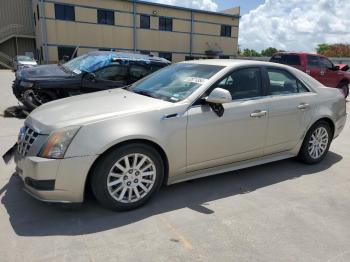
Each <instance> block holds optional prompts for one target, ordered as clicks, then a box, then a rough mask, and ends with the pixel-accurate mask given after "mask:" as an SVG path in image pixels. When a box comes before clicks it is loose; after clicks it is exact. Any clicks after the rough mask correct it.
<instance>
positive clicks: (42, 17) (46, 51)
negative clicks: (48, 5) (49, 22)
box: [39, 0, 49, 64]
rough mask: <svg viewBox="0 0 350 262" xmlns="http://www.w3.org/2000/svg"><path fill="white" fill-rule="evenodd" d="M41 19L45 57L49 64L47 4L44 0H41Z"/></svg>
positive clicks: (45, 61)
mask: <svg viewBox="0 0 350 262" xmlns="http://www.w3.org/2000/svg"><path fill="white" fill-rule="evenodd" d="M39 10H40V21H41V36H42V39H41V41H42V45H43V47H44V48H43V52H44V54H43V58H44V63H45V64H47V63H48V62H49V58H48V48H47V31H46V14H45V6H44V0H40V7H39Z"/></svg>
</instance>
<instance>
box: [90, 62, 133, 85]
mask: <svg viewBox="0 0 350 262" xmlns="http://www.w3.org/2000/svg"><path fill="white" fill-rule="evenodd" d="M95 74H96V79H98V80H107V81H118V82H122V81H125V80H126V78H127V75H128V68H127V67H126V66H120V65H114V66H109V67H105V68H102V69H100V70H98V71H97V72H96V73H95Z"/></svg>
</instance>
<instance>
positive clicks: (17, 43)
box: [15, 25, 18, 56]
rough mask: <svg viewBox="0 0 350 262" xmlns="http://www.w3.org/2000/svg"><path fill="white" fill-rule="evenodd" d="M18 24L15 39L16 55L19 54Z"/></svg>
mask: <svg viewBox="0 0 350 262" xmlns="http://www.w3.org/2000/svg"><path fill="white" fill-rule="evenodd" d="M17 37H18V25H17V26H16V37H15V41H16V56H17V55H18V39H17Z"/></svg>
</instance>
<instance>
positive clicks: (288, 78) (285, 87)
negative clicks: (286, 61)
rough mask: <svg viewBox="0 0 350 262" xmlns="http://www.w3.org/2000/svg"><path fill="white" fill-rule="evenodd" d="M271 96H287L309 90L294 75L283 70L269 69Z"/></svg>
mask: <svg viewBox="0 0 350 262" xmlns="http://www.w3.org/2000/svg"><path fill="white" fill-rule="evenodd" d="M267 73H268V75H269V81H270V88H269V95H285V94H295V93H304V92H308V90H307V88H306V87H305V86H304V85H303V84H302V83H301V82H300V81H299V80H298V79H296V78H295V77H294V76H293V75H291V74H290V73H288V72H287V71H285V70H282V69H273V68H268V69H267Z"/></svg>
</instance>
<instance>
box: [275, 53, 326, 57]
mask: <svg viewBox="0 0 350 262" xmlns="http://www.w3.org/2000/svg"><path fill="white" fill-rule="evenodd" d="M273 55H311V56H321V57H326V56H324V55H320V54H314V53H307V52H277V53H274V54H273Z"/></svg>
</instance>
